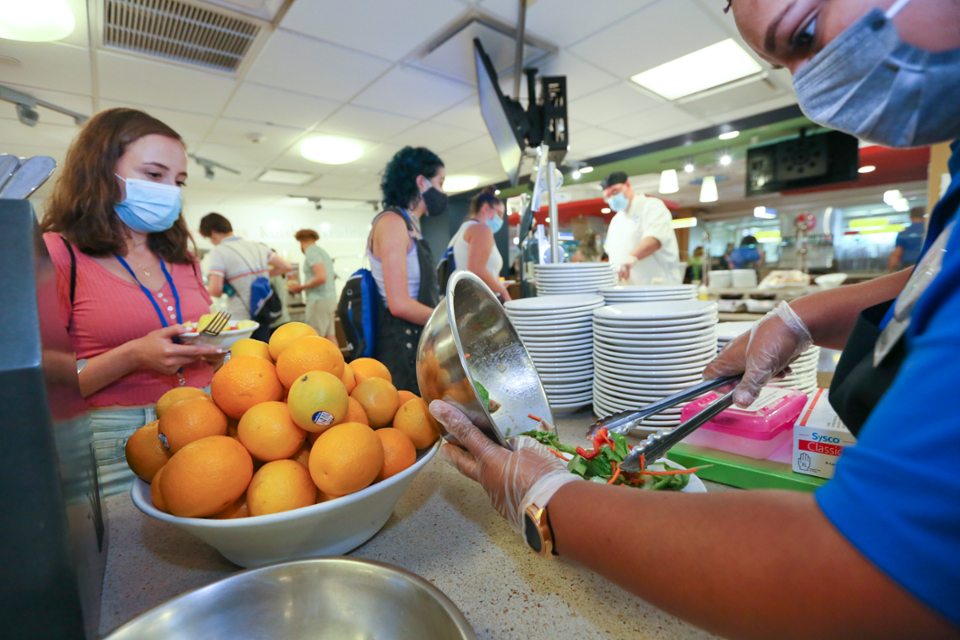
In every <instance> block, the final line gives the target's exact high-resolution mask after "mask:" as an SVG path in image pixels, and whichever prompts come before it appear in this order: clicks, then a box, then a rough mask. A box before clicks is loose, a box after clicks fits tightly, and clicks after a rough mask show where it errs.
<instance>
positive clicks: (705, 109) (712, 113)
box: [677, 76, 793, 118]
mask: <svg viewBox="0 0 960 640" xmlns="http://www.w3.org/2000/svg"><path fill="white" fill-rule="evenodd" d="M782 95H783V91H782V90H781V89H780V88H779V87H778V86H777V85H775V84H773V83H772V82H770V81H768V80H766V79H765V78H763V77H762V76H761V77H759V78H757V79H756V80H753V81H750V82H740V83H737V84H736V85H735V86H733V87H730V88H728V89H725V90H722V91H720V90H717V91H710V92H707V93H706V94H705V95H704V96H703V97H700V98H695V99H690V100H684V101H682V103H680V104H677V106H678V107H679V108H680V109H682V110H684V111H686V112H687V113H691V114H693V115H695V116H698V117H701V118H707V117H714V118H718V117H722V116H723V114H725V113H729V112H731V111H734V110H736V109H743V108H751V107H753V106H754V105H756V104H758V103H761V102H765V101H767V100H772V99H774V98H777V97H780V96H782ZM790 98H791V100H792V99H793V96H790Z"/></svg>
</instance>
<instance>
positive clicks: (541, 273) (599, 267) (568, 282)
mask: <svg viewBox="0 0 960 640" xmlns="http://www.w3.org/2000/svg"><path fill="white" fill-rule="evenodd" d="M534 273H535V274H536V278H537V295H538V296H557V295H566V294H571V293H596V292H597V291H598V290H599V289H602V288H605V287H612V286H613V285H615V284H617V272H616V271H614V270H613V267H612V266H610V263H609V262H559V263H555V264H554V263H549V264H538V265H536V266H535V267H534Z"/></svg>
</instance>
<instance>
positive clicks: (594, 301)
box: [503, 294, 603, 312]
mask: <svg viewBox="0 0 960 640" xmlns="http://www.w3.org/2000/svg"><path fill="white" fill-rule="evenodd" d="M602 304H603V296H598V295H586V294H573V295H563V296H550V297H543V298H521V299H519V300H511V301H509V302H507V303H505V304H504V305H503V306H504V307H505V308H506V309H507V310H509V311H518V312H523V311H545V310H550V311H556V310H560V309H563V310H566V309H571V308H576V307H591V306H596V305H602Z"/></svg>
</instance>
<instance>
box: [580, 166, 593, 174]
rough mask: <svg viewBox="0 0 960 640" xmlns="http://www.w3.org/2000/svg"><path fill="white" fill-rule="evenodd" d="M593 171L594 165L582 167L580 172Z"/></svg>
mask: <svg viewBox="0 0 960 640" xmlns="http://www.w3.org/2000/svg"><path fill="white" fill-rule="evenodd" d="M591 171H593V167H580V173H590V172H591Z"/></svg>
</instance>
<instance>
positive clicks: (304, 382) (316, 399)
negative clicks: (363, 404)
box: [287, 371, 350, 432]
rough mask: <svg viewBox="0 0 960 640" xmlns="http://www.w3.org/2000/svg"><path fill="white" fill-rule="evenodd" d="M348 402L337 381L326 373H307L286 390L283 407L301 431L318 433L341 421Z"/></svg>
mask: <svg viewBox="0 0 960 640" xmlns="http://www.w3.org/2000/svg"><path fill="white" fill-rule="evenodd" d="M349 398H350V396H349V395H347V388H346V387H344V386H343V382H341V381H340V378H338V377H337V376H335V375H333V374H332V373H327V372H326V371H311V372H309V373H307V374H304V375H302V376H300V377H299V378H297V379H296V380H295V381H294V383H293V384H292V385H291V386H290V395H289V396H287V406H288V407H289V409H290V417H291V418H293V421H294V422H295V423H297V426H299V427H300V428H301V429H306V430H307V431H321V432H322V431H326V430H327V429H328V428H329V427H331V426H332V425H335V424H337V423H338V422H342V421H343V417H344V416H345V415H347V408H348V407H349V406H350V403H349Z"/></svg>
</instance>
